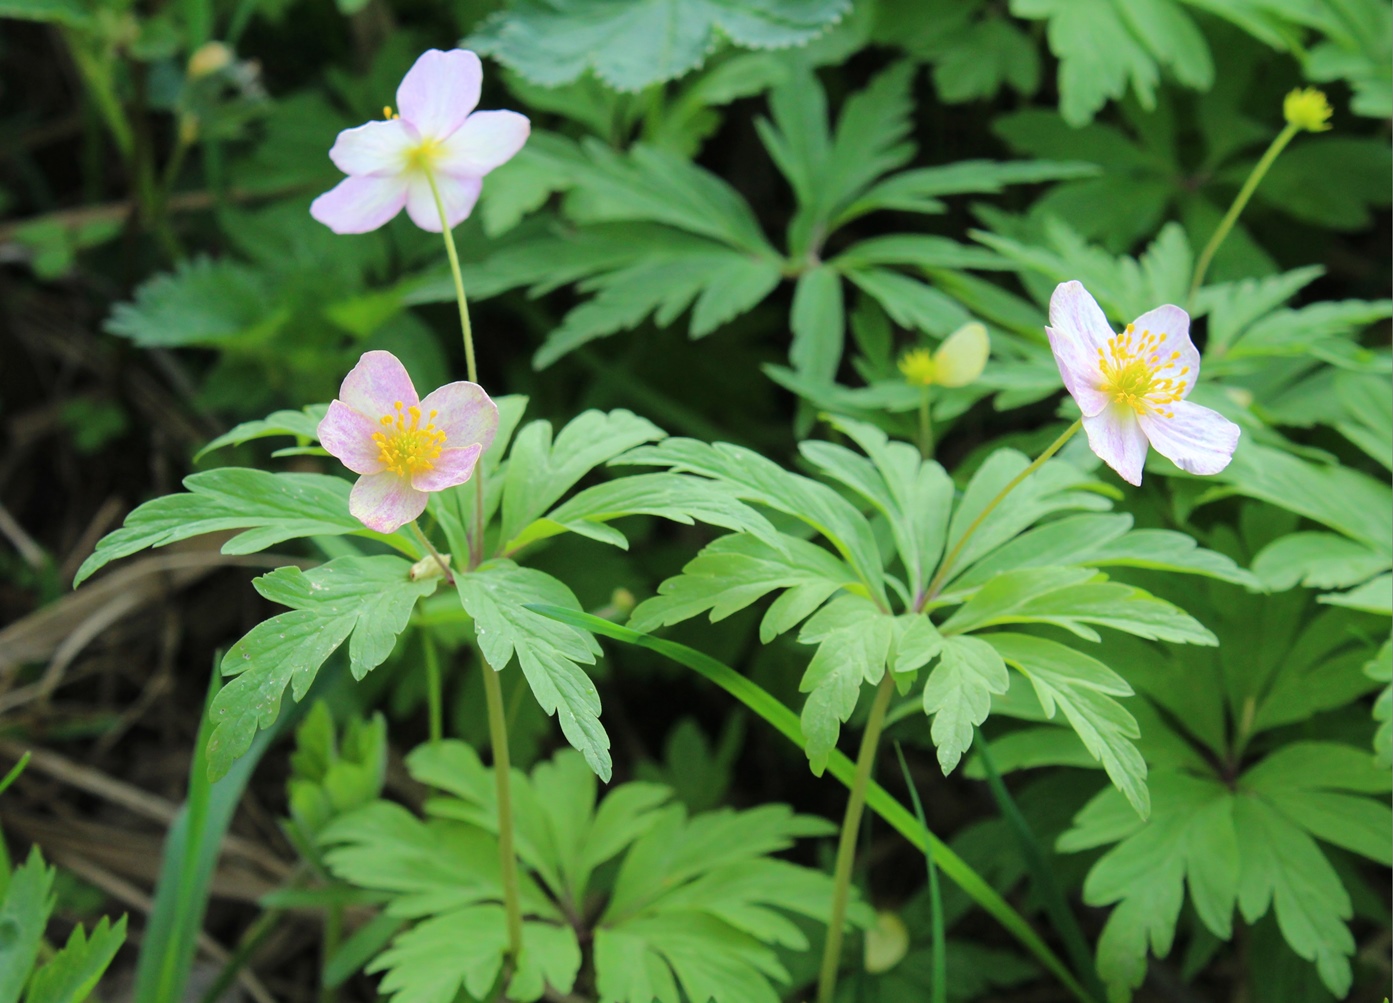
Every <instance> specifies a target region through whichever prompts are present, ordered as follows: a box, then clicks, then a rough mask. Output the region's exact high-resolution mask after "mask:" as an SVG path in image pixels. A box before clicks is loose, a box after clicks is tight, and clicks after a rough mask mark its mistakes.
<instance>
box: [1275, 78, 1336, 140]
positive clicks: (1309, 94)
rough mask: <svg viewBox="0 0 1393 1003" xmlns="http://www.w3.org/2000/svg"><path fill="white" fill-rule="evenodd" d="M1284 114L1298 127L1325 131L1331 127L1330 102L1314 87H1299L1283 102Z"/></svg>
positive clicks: (1310, 130) (1313, 130)
mask: <svg viewBox="0 0 1393 1003" xmlns="http://www.w3.org/2000/svg"><path fill="white" fill-rule="evenodd" d="M1282 114H1283V115H1284V116H1286V120H1287V121H1288V122H1290V123H1291V124H1292V125H1294V126H1296V127H1297V128H1298V129H1305V130H1306V131H1307V132H1325V131H1326V130H1327V129H1329V128H1330V115H1331V110H1330V102H1329V101H1327V100H1326V98H1325V93H1324V92H1323V91H1319V90H1317V89H1316V88H1314V87H1305V88H1302V87H1298V88H1297V89H1296V90H1294V91H1292V92H1291V93H1290V94H1288V95H1287V96H1286V100H1284V101H1283V102H1282Z"/></svg>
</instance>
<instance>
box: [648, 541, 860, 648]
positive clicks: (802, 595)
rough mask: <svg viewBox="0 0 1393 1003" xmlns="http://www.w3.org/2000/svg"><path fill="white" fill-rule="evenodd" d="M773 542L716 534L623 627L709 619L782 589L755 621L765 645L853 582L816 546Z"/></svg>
mask: <svg viewBox="0 0 1393 1003" xmlns="http://www.w3.org/2000/svg"><path fill="white" fill-rule="evenodd" d="M778 542H779V544H780V547H779V548H777V549H776V548H775V547H773V546H771V545H770V544H769V543H767V542H765V541H764V540H761V539H757V538H756V537H753V536H748V535H745V534H733V535H728V536H722V537H719V538H718V539H716V540H714V541H713V542H711V543H709V544H707V545H706V547H704V548H703V549H702V551H701V553H700V554H698V555H697V556H696V557H695V558H693V559H692V560H691V561H690V562H688V563H687V565H686V566H685V567H684V568H683V569H682V574H680V575H677V576H675V577H673V578H669V579H668V580H667V581H665V582H663V583H662V584H661V585H660V586H658V595H656V596H654V597H653V598H651V599H647V600H645V601H644V602H642V603H640V604H639V606H638V607H637V608H636V609H635V610H634V612H633V616H632V617H631V618H630V620H629V625H630V626H631V627H633V628H634V629H635V630H641V631H645V632H647V631H651V630H654V629H656V628H658V627H662V626H666V625H669V624H674V623H680V622H681V621H683V620H687V619H690V618H691V617H694V616H697V615H698V614H700V613H703V612H705V611H706V610H708V609H709V610H710V611H711V620H712V622H715V621H717V620H723V619H725V618H726V617H728V616H730V615H731V614H732V613H735V612H737V611H738V610H742V609H744V608H745V607H746V606H749V605H750V604H751V603H754V602H757V601H758V600H759V599H761V598H762V597H763V596H765V595H767V594H769V593H770V592H772V591H774V590H776V589H785V590H787V591H785V592H784V593H783V594H782V595H781V596H779V598H778V599H776V600H775V601H774V603H773V604H772V605H771V606H770V607H769V609H768V611H767V612H766V613H765V615H764V619H763V620H762V622H761V623H760V640H761V642H762V643H764V644H768V643H769V642H770V641H772V640H773V639H774V638H775V637H777V636H778V635H779V634H782V633H783V632H784V631H786V630H789V629H790V628H792V627H793V626H795V625H796V624H798V623H799V622H800V621H801V620H803V619H804V618H805V617H807V616H809V615H811V614H812V612H813V611H814V610H816V609H817V608H818V607H819V606H821V605H822V604H823V603H824V602H826V601H827V600H828V599H829V598H831V597H832V595H833V594H834V593H836V592H838V591H839V590H841V589H842V588H845V587H847V586H848V585H852V584H854V583H855V582H856V573H855V572H854V571H853V570H852V569H851V568H850V567H849V566H847V564H846V563H845V562H843V561H841V560H839V559H838V558H837V557H836V556H835V555H833V554H830V553H828V552H827V551H826V550H824V549H823V548H822V547H819V546H817V545H816V544H812V543H809V542H807V541H806V540H799V539H796V538H794V537H790V536H781V537H780V538H779V541H778Z"/></svg>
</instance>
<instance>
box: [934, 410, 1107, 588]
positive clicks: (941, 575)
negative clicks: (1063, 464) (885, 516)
mask: <svg viewBox="0 0 1393 1003" xmlns="http://www.w3.org/2000/svg"><path fill="white" fill-rule="evenodd" d="M1082 427H1083V419H1082V418H1080V419H1079V420H1078V421H1076V422H1074V423H1073V424H1072V425H1070V426H1069V427H1068V428H1066V429H1065V430H1064V433H1063V434H1062V435H1061V436H1060V437H1059V438H1058V439H1055V440H1054V442H1052V443H1050V445H1049V447H1048V448H1047V449H1046V450H1045V451H1044V452H1043V453H1041V454H1040V455H1039V456H1037V457H1036V458H1035V459H1034V460H1033V461H1032V462H1031V464H1030V466H1028V467H1026V468H1025V469H1024V470H1022V471H1021V472H1020V473H1019V474H1017V475H1016V476H1015V477H1013V478H1011V482H1010V483H1009V484H1007V485H1006V486H1005V487H1004V488H1002V489H1001V490H1000V491H998V492H997V494H996V497H995V498H993V499H992V500H991V501H989V502H987V507H986V508H984V509H982V511H981V512H979V513H978V515H977V518H976V519H973V520H972V523H971V525H969V526H968V527H967V529H966V530H965V531H964V532H963V535H962V536H960V537H958V542H957V543H955V544H953V549H952V550H950V551H948V556H947V557H945V558H944V559H943V563H942V564H940V565H939V566H938V573H937V574H935V575H934V576H933V579H932V580H931V581H930V582H929V587H928V588H927V589H926V590H925V591H924V599H923V602H926V603H927V602H931V601H933V600H934V599H936V598H938V593H939V591H940V590H941V589H942V588H943V585H944V581H945V579H947V577H948V572H949V571H951V570H952V568H953V562H954V561H956V560H957V559H958V557H959V555H960V554H962V552H963V547H965V546H966V545H967V541H968V540H969V539H970V538H971V537H972V534H973V533H975V532H977V530H978V529H979V528H980V527H981V525H982V523H984V522H986V521H987V516H989V515H991V514H992V512H993V511H994V510H995V509H996V507H997V506H998V505H1000V504H1001V503H1002V501H1004V500H1005V498H1006V496H1007V495H1009V494H1010V493H1011V492H1012V491H1014V490H1016V488H1018V487H1019V486H1020V485H1021V482H1022V481H1024V480H1025V479H1026V478H1027V477H1029V476H1030V475H1031V474H1033V473H1035V471H1037V470H1039V469H1040V468H1041V467H1042V466H1043V465H1044V463H1045V461H1046V460H1048V459H1049V458H1050V457H1051V456H1053V455H1054V454H1055V453H1057V452H1059V451H1060V450H1061V449H1063V448H1064V444H1065V443H1066V442H1068V441H1069V440H1070V439H1072V438H1073V437H1074V433H1075V432H1077V431H1078V430H1079V429H1080V428H1082ZM920 608H921V609H922V608H923V607H922V604H921V606H920Z"/></svg>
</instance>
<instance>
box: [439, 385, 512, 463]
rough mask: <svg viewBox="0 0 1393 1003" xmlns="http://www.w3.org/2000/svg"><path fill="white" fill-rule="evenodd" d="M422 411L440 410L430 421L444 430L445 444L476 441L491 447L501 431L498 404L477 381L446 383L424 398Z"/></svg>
mask: <svg viewBox="0 0 1393 1003" xmlns="http://www.w3.org/2000/svg"><path fill="white" fill-rule="evenodd" d="M421 411H422V413H424V414H429V413H430V412H432V411H436V412H438V413H437V414H436V416H435V417H434V418H432V419H431V421H433V422H435V427H436V428H438V429H440V431H442V432H444V433H445V448H446V449H455V448H460V447H464V446H472V445H474V444H475V443H478V444H479V445H481V446H483V448H484V449H488V448H489V446H490V445H492V444H493V437H494V435H495V434H496V433H497V432H498V405H497V404H495V403H494V402H493V400H492V398H490V397H489V395H488V394H486V393H484V388H483V387H481V386H479V384H477V383H466V382H464V381H463V380H461V381H460V382H458V383H447V384H445V385H444V386H443V387H440V388H439V389H438V390H432V391H431V392H430V393H428V394H426V396H425V399H424V400H423V401H421Z"/></svg>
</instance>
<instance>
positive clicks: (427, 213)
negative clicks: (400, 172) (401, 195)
mask: <svg viewBox="0 0 1393 1003" xmlns="http://www.w3.org/2000/svg"><path fill="white" fill-rule="evenodd" d="M435 186H436V187H437V188H438V189H440V201H441V202H443V203H444V204H445V215H446V217H447V218H448V219H449V221H450V229H451V230H453V229H454V228H455V227H457V226H459V225H460V224H461V223H462V222H464V221H465V220H466V219H468V218H469V214H470V212H472V211H473V209H474V203H475V202H477V201H478V200H479V192H480V190H481V189H482V188H483V186H484V183H483V181H482V180H481V179H479V178H466V177H457V176H455V175H452V174H437V175H436V176H435ZM406 212H407V215H409V216H410V217H411V222H413V223H415V224H416V225H417V226H419V227H420V228H421V229H422V230H429V231H430V232H431V233H439V232H440V210H439V209H437V208H436V205H435V196H434V195H432V194H431V190H430V182H429V181H427V180H426V177H425V175H423V174H418V175H416V176H415V177H413V178H412V179H411V186H410V188H409V190H408V192H407V196H406Z"/></svg>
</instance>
